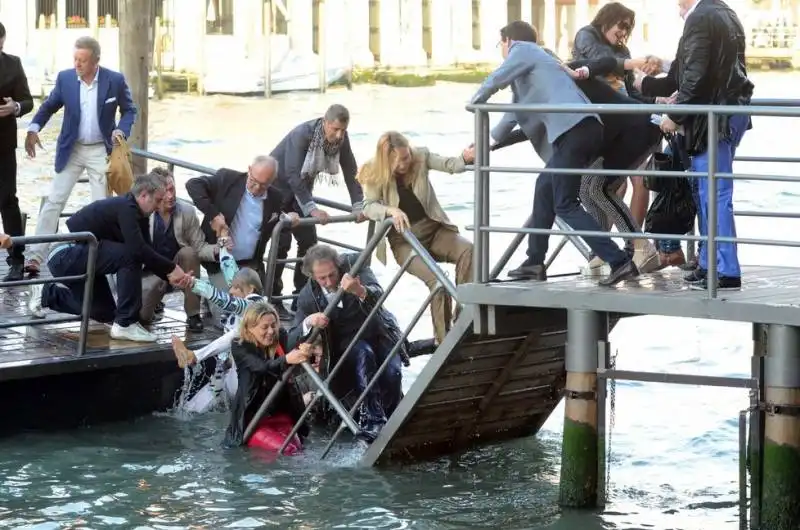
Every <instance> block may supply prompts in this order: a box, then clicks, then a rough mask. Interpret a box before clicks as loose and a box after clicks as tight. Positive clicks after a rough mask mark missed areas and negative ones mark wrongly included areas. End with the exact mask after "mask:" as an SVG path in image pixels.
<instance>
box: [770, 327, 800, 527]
mask: <svg viewBox="0 0 800 530" xmlns="http://www.w3.org/2000/svg"><path fill="white" fill-rule="evenodd" d="M764 375H765V382H766V386H767V388H766V403H765V413H766V418H765V427H764V444H763V451H764V453H763V467H762V473H763V475H762V480H761V495H762V499H761V528H769V530H790V529H792V530H794V529H797V528H800V503H799V502H798V501H797V499H798V498H800V328H797V327H793V326H784V325H778V324H770V325H769V329H768V340H767V356H766V359H765V374H764Z"/></svg>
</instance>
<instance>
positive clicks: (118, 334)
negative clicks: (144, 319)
mask: <svg viewBox="0 0 800 530" xmlns="http://www.w3.org/2000/svg"><path fill="white" fill-rule="evenodd" d="M111 338H112V339H117V340H130V341H134V342H156V341H157V340H158V336H157V335H156V334H155V333H150V332H149V331H147V330H146V329H144V328H143V327H142V325H141V324H139V323H138V322H135V323H133V324H131V325H130V326H120V325H119V324H117V323H116V322H114V325H113V326H111Z"/></svg>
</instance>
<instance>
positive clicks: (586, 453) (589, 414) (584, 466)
mask: <svg viewBox="0 0 800 530" xmlns="http://www.w3.org/2000/svg"><path fill="white" fill-rule="evenodd" d="M607 336H608V317H607V315H606V314H605V313H600V312H596V311H586V310H582V309H571V310H569V311H568V312H567V352H566V353H567V355H566V368H567V386H566V389H565V391H564V397H565V399H566V406H565V408H564V435H563V442H562V446H561V484H560V492H559V503H560V504H561V506H565V507H570V508H593V507H595V506H596V505H597V501H598V498H597V487H598V455H599V447H598V443H597V442H598V439H597V354H598V344H599V342H600V341H605V340H606V339H607Z"/></svg>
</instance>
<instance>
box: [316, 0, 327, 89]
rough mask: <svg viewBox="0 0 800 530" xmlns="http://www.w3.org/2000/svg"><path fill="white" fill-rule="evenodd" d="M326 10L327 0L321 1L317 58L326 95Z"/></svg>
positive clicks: (321, 85)
mask: <svg viewBox="0 0 800 530" xmlns="http://www.w3.org/2000/svg"><path fill="white" fill-rule="evenodd" d="M325 8H326V4H325V0H319V3H318V4H317V9H318V10H319V11H318V13H319V16H318V17H317V58H318V59H319V63H318V66H319V70H318V74H319V92H320V94H324V93H325V91H326V90H327V89H328V76H327V75H326V72H325V69H326V66H325V40H326V39H327V37H326V35H325V24H327V20H326V18H327V17H326V16H325Z"/></svg>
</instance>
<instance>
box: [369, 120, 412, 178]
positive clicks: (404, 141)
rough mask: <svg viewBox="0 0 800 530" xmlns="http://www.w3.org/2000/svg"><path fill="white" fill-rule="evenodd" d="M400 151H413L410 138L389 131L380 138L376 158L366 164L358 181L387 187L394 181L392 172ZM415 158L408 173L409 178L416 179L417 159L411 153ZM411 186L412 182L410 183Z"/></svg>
mask: <svg viewBox="0 0 800 530" xmlns="http://www.w3.org/2000/svg"><path fill="white" fill-rule="evenodd" d="M398 149H411V144H410V143H409V142H408V138H406V137H405V136H403V135H402V134H400V133H399V132H397V131H387V132H385V133H383V134H382V135H381V137H380V138H378V146H377V147H376V148H375V156H374V157H373V158H372V160H370V161H369V162H366V163H365V164H364V165H363V166H361V168H360V169H359V171H358V176H357V177H356V179H357V180H358V181H359V182H360V183H361V184H366V185H368V186H369V185H372V186H377V187H383V186H386V185H387V184H388V183H389V182H391V180H392V170H393V168H394V165H395V161H396V160H397V150H398ZM411 155H412V157H413V158H414V160H413V162H412V167H411V168H410V170H409V172H408V176H409V177H411V178H414V176H415V175H416V173H417V172H416V167H415V166H416V164H417V159H416V157H414V156H413V155H414V153H411ZM408 184H411V182H408Z"/></svg>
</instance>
